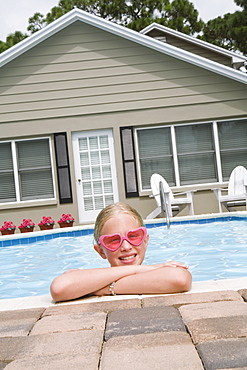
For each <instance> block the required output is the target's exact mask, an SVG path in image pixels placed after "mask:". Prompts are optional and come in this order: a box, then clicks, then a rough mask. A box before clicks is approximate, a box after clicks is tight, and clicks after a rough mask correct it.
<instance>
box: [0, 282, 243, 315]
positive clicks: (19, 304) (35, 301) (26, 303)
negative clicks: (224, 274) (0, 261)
mask: <svg viewBox="0 0 247 370" xmlns="http://www.w3.org/2000/svg"><path fill="white" fill-rule="evenodd" d="M240 289H247V277H241V278H236V279H221V280H208V281H196V282H193V283H192V289H191V290H190V291H189V292H186V293H178V294H196V293H206V292H207V293H209V292H217V291H224V290H225V291H226V290H234V291H238V290H240ZM166 295H171V294H142V295H117V296H102V297H95V296H94V297H87V298H81V299H77V300H75V301H68V302H62V303H55V302H54V301H53V300H52V298H51V296H50V295H43V296H30V297H22V298H11V299H2V300H0V311H11V310H20V309H31V308H40V307H44V308H48V307H51V306H62V305H68V304H70V305H71V304H83V303H93V302H102V301H110V300H111V301H112V300H125V299H136V298H137V299H142V298H145V297H157V296H166Z"/></svg>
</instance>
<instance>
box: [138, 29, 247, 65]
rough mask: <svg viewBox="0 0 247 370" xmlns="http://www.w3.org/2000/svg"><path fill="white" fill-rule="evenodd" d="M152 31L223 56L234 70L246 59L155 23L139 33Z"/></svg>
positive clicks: (147, 33) (146, 33)
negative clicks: (228, 59)
mask: <svg viewBox="0 0 247 370" xmlns="http://www.w3.org/2000/svg"><path fill="white" fill-rule="evenodd" d="M152 31H159V32H160V33H163V34H164V35H165V34H168V35H171V36H174V37H176V38H178V39H180V40H182V41H183V40H184V41H186V42H189V43H191V44H194V45H197V46H199V47H201V48H204V49H207V50H210V51H213V52H215V53H218V54H221V55H223V56H226V57H228V58H230V59H231V64H232V65H233V67H236V68H239V67H241V66H243V65H244V62H245V61H246V59H247V58H246V57H245V56H243V55H239V54H237V53H234V52H232V51H229V50H226V49H224V48H221V47H219V46H216V45H213V44H210V43H209V42H206V41H203V40H200V39H197V38H195V37H193V36H189V35H186V34H184V33H182V32H179V31H176V30H173V29H171V28H169V27H166V26H163V25H161V24H158V23H155V22H154V23H152V24H150V25H149V26H147V27H145V28H144V29H143V30H141V31H140V33H142V34H144V35H149V34H150V32H152ZM151 37H152V36H151ZM154 37H155V36H154ZM157 39H158V37H157Z"/></svg>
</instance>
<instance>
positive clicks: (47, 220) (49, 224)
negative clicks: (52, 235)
mask: <svg viewBox="0 0 247 370" xmlns="http://www.w3.org/2000/svg"><path fill="white" fill-rule="evenodd" d="M54 223H55V221H54V220H53V219H52V218H51V217H50V216H43V217H42V220H41V221H40V222H39V223H38V225H39V228H40V230H49V229H53V226H54Z"/></svg>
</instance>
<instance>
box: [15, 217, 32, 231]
mask: <svg viewBox="0 0 247 370" xmlns="http://www.w3.org/2000/svg"><path fill="white" fill-rule="evenodd" d="M33 226H35V223H34V222H33V221H32V220H31V219H30V218H24V219H23V220H22V223H21V224H20V226H18V227H19V229H22V228H23V227H27V228H30V227H33Z"/></svg>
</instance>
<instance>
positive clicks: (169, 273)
mask: <svg viewBox="0 0 247 370" xmlns="http://www.w3.org/2000/svg"><path fill="white" fill-rule="evenodd" d="M191 282H192V277H191V274H190V272H189V271H188V270H187V269H186V268H184V267H176V268H174V267H169V266H164V267H160V268H156V269H151V270H149V271H147V272H144V273H141V274H135V275H129V276H125V277H123V278H121V279H119V280H117V281H116V283H115V285H114V292H115V294H162V293H181V292H186V291H188V290H190V288H191ZM94 294H95V295H105V294H109V286H106V287H104V288H103V289H101V290H98V291H95V292H94Z"/></svg>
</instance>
